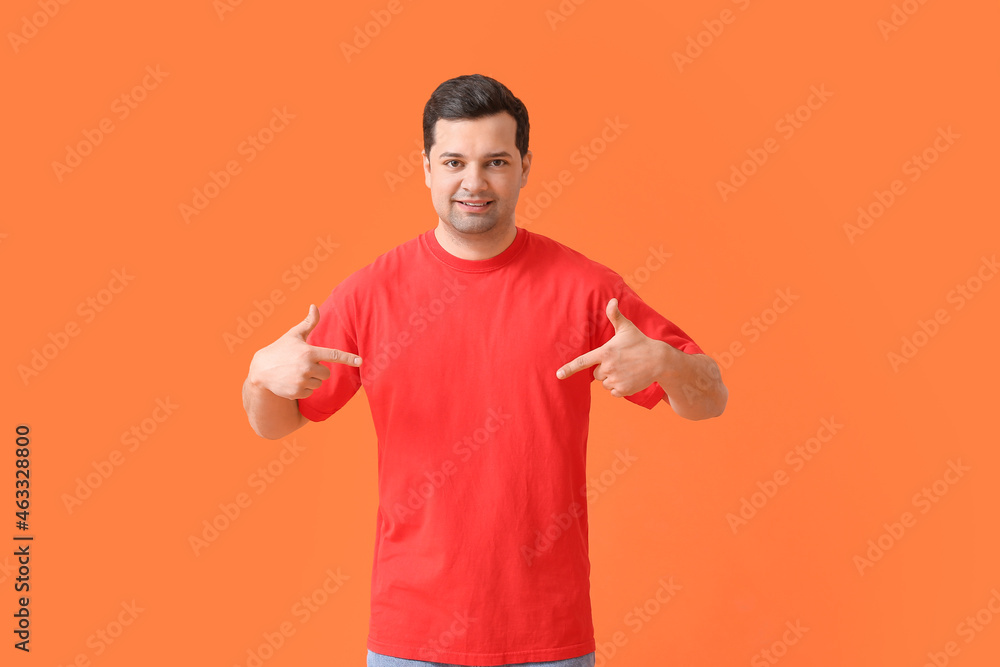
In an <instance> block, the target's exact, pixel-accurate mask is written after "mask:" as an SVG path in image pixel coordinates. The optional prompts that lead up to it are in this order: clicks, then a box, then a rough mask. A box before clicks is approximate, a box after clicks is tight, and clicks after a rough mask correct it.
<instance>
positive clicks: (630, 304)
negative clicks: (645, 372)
mask: <svg viewBox="0 0 1000 667" xmlns="http://www.w3.org/2000/svg"><path fill="white" fill-rule="evenodd" d="M619 280H620V282H619V284H618V287H617V289H618V292H617V298H618V310H619V311H620V312H621V314H622V315H624V316H625V317H627V318H628V319H629V320H630V321H631V322H632V323H633V324H634V325H636V326H637V327H638V328H639V331H641V332H642V333H644V334H646V335H647V336H649V337H650V338H655V339H656V340H662V341H664V342H665V343H667V344H668V345H670V346H671V347H675V348H677V349H678V350H680V351H681V352H685V353H687V354H704V352H702V349H701V348H700V347H698V344H697V343H695V342H694V340H693V339H692V338H691V337H690V336H688V335H687V334H686V333H684V331H682V330H681V328H680V327H678V326H677V325H676V324H674V323H673V322H671V321H670V320H668V319H667V318H665V317H664V316H663V315H660V314H659V313H658V312H656V311H655V310H653V308H652V307H651V306H650V305H649V304H647V303H646V302H645V301H643V300H642V299H641V298H640V297H639V295H638V294H636V292H635V290H634V289H632V288H631V287H629V285H628V283H626V282H625V280H624V279H623V278H620V277H619ZM605 305H607V304H605ZM604 320H605V322H607V326H606V328H605V329H604V330H603V331H602V338H601V340H600V341H598V344H599V345H603V344H604V343H606V342H607V341H609V340H611V337H612V336H614V333H615V329H614V326H613V325H612V324H611V322H610V321H609V320H608V319H607V317H606V316H605V317H604ZM665 395H666V392H665V391H664V390H663V388H662V387H661V386H660V383H659V382H654V383H653V384H651V385H649V386H648V387H646V388H645V389H643V390H641V391H637V392H636V393H634V394H630V395H628V396H626V397H625V400H627V401H631V402H632V403H635V404H636V405H641V406H642V407H644V408H647V409H650V410H652V409H653V408H654V407H656V405H657V404H658V403H659V402H660V400H662V399H663V397H664V396H665Z"/></svg>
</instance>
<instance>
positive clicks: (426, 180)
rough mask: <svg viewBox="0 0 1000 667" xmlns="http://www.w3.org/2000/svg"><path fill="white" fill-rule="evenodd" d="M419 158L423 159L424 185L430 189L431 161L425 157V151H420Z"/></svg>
mask: <svg viewBox="0 0 1000 667" xmlns="http://www.w3.org/2000/svg"><path fill="white" fill-rule="evenodd" d="M420 157H422V158H423V159H424V185H426V186H427V187H431V161H430V160H429V159H428V157H427V151H420Z"/></svg>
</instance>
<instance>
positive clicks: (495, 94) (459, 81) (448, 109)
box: [424, 74, 528, 159]
mask: <svg viewBox="0 0 1000 667" xmlns="http://www.w3.org/2000/svg"><path fill="white" fill-rule="evenodd" d="M504 111H506V112H507V113H509V114H510V115H511V116H513V117H514V120H515V121H517V130H516V132H515V134H514V143H515V145H516V146H517V150H518V151H519V152H520V153H521V157H522V158H523V157H524V155H525V154H526V153H527V152H528V110H527V109H526V108H525V106H524V103H523V102H521V100H519V99H517V98H516V97H514V93H512V92H510V89H508V88H507V86H505V85H503V84H502V83H500V82H499V81H497V80H496V79H491V78H490V77H488V76H484V75H482V74H463V75H462V76H456V77H455V78H454V79H448V80H447V81H445V82H444V83H442V84H441V85H439V86H438V87H437V88H435V89H434V92H433V93H431V98H430V99H429V100H427V104H425V105H424V150H425V151H426V152H427V158H428V159H430V156H431V146H433V145H434V127H435V125H436V124H437V122H438V119H441V118H444V119H445V120H458V119H462V118H469V119H473V118H481V117H483V116H492V115H494V114H498V113H502V112H504Z"/></svg>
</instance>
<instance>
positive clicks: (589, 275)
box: [529, 232, 623, 284]
mask: <svg viewBox="0 0 1000 667" xmlns="http://www.w3.org/2000/svg"><path fill="white" fill-rule="evenodd" d="M529 234H530V240H531V243H532V246H534V248H535V251H536V252H537V253H538V254H539V255H540V256H541V259H542V260H543V261H545V262H546V263H547V264H549V265H550V266H553V267H555V268H556V269H558V270H559V271H562V272H567V273H568V274H569V275H571V276H573V277H576V278H580V279H583V280H585V281H586V282H587V283H593V282H600V283H604V282H607V283H611V284H617V283H619V282H621V281H622V280H623V278H622V277H621V276H620V275H619V274H618V273H617V272H616V271H614V270H613V269H611V268H610V267H608V266H605V265H604V264H601V263H600V262H598V261H596V260H594V259H591V258H590V257H588V256H587V255H585V254H584V253H583V252H581V251H579V250H576V249H574V248H571V247H569V246H568V245H566V244H565V243H562V242H560V241H557V240H555V239H553V238H550V237H548V236H545V235H543V234H539V233H537V232H529Z"/></svg>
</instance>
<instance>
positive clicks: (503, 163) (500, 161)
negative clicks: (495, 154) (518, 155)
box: [491, 158, 507, 166]
mask: <svg viewBox="0 0 1000 667" xmlns="http://www.w3.org/2000/svg"><path fill="white" fill-rule="evenodd" d="M491 162H499V163H500V164H499V165H497V166H502V165H505V164H507V160H501V159H500V158H497V159H496V160H491Z"/></svg>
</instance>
